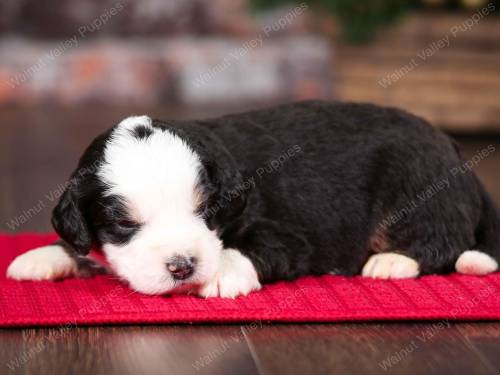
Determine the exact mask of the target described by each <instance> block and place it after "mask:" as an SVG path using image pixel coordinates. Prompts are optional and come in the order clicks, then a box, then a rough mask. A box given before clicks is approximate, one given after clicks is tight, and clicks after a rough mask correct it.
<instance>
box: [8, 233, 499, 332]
mask: <svg viewBox="0 0 500 375" xmlns="http://www.w3.org/2000/svg"><path fill="white" fill-rule="evenodd" d="M54 239H55V236H54V235H39V234H23V235H17V236H9V235H0V251H1V254H2V256H1V257H0V327H9V326H11V327H12V326H25V327H26V326H48V325H51V326H58V325H61V326H62V325H92V324H129V323H202V322H220V323H222V322H255V321H259V322H267V321H280V322H339V321H369V320H396V319H411V320H430V319H448V320H493V319H499V318H500V273H496V274H493V275H490V276H487V277H472V276H459V275H455V274H454V275H450V276H427V277H422V278H420V279H417V280H398V281H377V280H370V279H363V278H360V277H356V278H344V277H339V276H324V277H306V278H302V279H300V280H297V281H295V282H280V283H276V284H273V285H266V286H265V287H264V288H263V289H262V291H259V292H254V293H252V294H250V295H249V296H247V297H239V298H237V299H235V300H231V299H221V298H212V299H206V300H205V299H201V298H197V297H191V296H175V297H168V296H167V297H165V296H145V295H141V294H138V293H134V292H133V291H131V290H130V289H128V288H127V287H126V286H125V285H124V284H122V283H120V282H119V281H118V280H116V279H115V278H113V277H112V276H99V277H96V278H94V279H86V280H78V279H68V280H64V281H58V282H28V281H25V282H18V281H13V280H8V279H6V278H5V270H6V268H7V265H8V264H9V263H10V262H11V261H12V259H14V257H15V256H16V255H18V254H20V253H22V252H23V251H26V250H28V249H31V248H34V247H37V246H40V245H44V244H48V243H50V242H51V241H53V240H54Z"/></svg>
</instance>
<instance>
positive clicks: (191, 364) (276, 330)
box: [0, 108, 500, 375]
mask: <svg viewBox="0 0 500 375" xmlns="http://www.w3.org/2000/svg"><path fill="white" fill-rule="evenodd" d="M144 111H145V109H137V108H134V109H132V108H127V109H115V110H109V109H106V110H104V109H103V110H100V109H99V108H87V109H80V110H61V109H57V110H55V109H50V108H45V109H39V110H36V111H18V110H14V109H12V110H3V111H2V112H0V119H1V126H0V171H1V173H2V175H1V177H0V231H2V232H21V231H47V230H50V226H49V220H48V218H49V216H50V211H51V208H52V207H53V205H54V204H55V202H52V201H51V200H50V199H48V198H47V194H50V192H51V191H53V190H55V189H57V188H58V186H59V184H61V183H63V182H64V181H65V179H66V178H67V177H68V176H69V174H70V172H71V170H72V168H74V166H75V163H76V161H77V159H78V156H79V155H80V154H81V152H82V150H83V148H84V147H85V146H86V145H87V144H88V143H89V141H90V140H91V139H92V138H93V137H94V136H95V134H97V133H98V132H99V131H101V130H103V129H105V128H106V127H108V126H110V125H111V124H113V123H115V122H116V121H117V120H118V119H119V118H121V117H124V116H126V115H128V114H130V113H142V112H144ZM147 112H148V113H153V114H154V115H156V116H158V117H162V118H169V117H172V116H175V117H184V114H183V113H182V112H180V113H173V112H171V111H168V110H161V109H153V110H148V111H147ZM213 113H216V112H213ZM458 141H459V142H460V143H461V144H462V146H463V148H464V153H465V156H466V157H467V158H471V157H472V156H473V155H475V154H477V153H478V152H480V150H481V149H483V148H485V147H487V146H488V145H490V144H492V145H493V146H494V147H495V148H496V150H497V151H495V152H494V153H493V154H492V155H490V156H489V157H487V158H486V159H483V160H481V161H480V163H479V165H478V166H477V167H476V171H477V173H478V174H479V176H480V177H481V179H482V180H483V181H484V182H485V184H486V186H487V188H488V190H489V191H490V192H491V193H492V194H493V196H494V198H495V200H496V202H497V203H499V204H500V172H499V171H500V168H499V166H500V152H498V150H500V137H491V136H483V137H473V138H471V137H460V138H459V139H458ZM40 202H41V203H40ZM34 207H40V210H35V211H36V212H35V211H34V210H30V209H32V208H34ZM28 212H32V213H33V212H35V213H34V214H32V215H26V213H28ZM27 216H29V217H28V218H27V220H20V217H24V218H26V217H27ZM16 219H17V220H16ZM498 353H500V323H451V324H450V323H449V322H432V323H413V322H406V323H384V324H380V323H365V324H345V323H342V324H294V325H284V324H275V325H268V324H261V323H260V322H257V324H254V325H251V326H245V325H208V326H207V325H197V326H192V325H185V326H182V325H178V326H130V327H113V326H110V327H70V328H68V329H64V330H60V329H4V330H0V374H11V373H12V374H50V375H54V374H56V375H59V374H81V375H84V374H106V375H111V374H176V375H177V374H197V373H199V374H238V375H243V374H258V373H260V374H274V373H280V374H316V373H318V374H337V373H338V374H357V373H360V374H385V373H393V374H426V375H427V374H433V373H436V374H462V373H463V374H497V373H498V372H499V369H500V355H499V354H498Z"/></svg>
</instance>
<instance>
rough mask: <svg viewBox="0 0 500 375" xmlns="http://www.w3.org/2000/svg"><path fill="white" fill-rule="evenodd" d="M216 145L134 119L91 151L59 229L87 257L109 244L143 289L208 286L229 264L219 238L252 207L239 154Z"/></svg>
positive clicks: (61, 207)
mask: <svg viewBox="0 0 500 375" xmlns="http://www.w3.org/2000/svg"><path fill="white" fill-rule="evenodd" d="M208 149H209V148H207V147H205V146H204V145H203V144H202V142H200V140H197V139H193V136H192V135H190V138H188V137H187V136H186V135H185V134H184V133H180V132H179V131H178V130H174V129H172V128H169V127H168V126H167V125H165V124H160V123H158V122H155V121H152V120H151V119H150V118H149V117H146V116H141V117H130V118H127V119H126V120H124V121H122V122H121V123H120V124H118V125H117V126H116V127H114V128H112V129H111V130H109V131H108V132H106V133H105V134H103V135H101V136H99V137H98V138H96V139H95V140H94V142H93V143H92V144H91V145H90V146H89V148H88V149H87V150H86V151H85V153H84V155H83V156H82V158H81V160H80V163H79V166H78V168H77V170H76V171H75V172H74V173H73V175H72V178H71V179H70V181H69V182H68V185H67V188H66V190H65V192H64V194H63V195H62V197H61V199H60V201H59V203H58V205H57V206H56V208H55V209H54V212H53V215H52V224H53V226H54V228H55V230H56V231H57V232H58V234H59V235H60V236H61V238H63V239H64V240H65V241H66V242H68V243H69V244H70V245H71V246H72V247H73V248H74V249H75V250H76V251H77V252H78V253H79V254H82V255H85V254H88V252H89V251H90V249H91V248H92V246H100V247H102V249H103V251H104V253H105V255H106V257H107V259H108V261H109V263H110V265H111V266H112V268H113V269H114V271H115V272H116V273H117V274H118V275H119V276H121V277H122V278H124V279H125V280H127V281H128V282H129V284H130V285H131V287H132V288H133V289H135V290H137V291H140V292H143V293H148V294H163V293H166V292H170V291H187V290H189V289H193V288H195V287H197V286H199V285H202V284H204V283H205V282H208V281H209V280H210V279H211V278H212V277H213V276H214V274H215V272H216V271H217V269H218V265H219V258H220V256H219V255H220V251H221V250H222V243H221V241H220V239H219V236H218V232H219V231H220V230H221V229H222V227H223V226H224V225H226V224H227V223H229V222H231V221H232V220H233V219H235V218H236V217H237V216H239V215H240V214H241V212H242V211H243V209H244V207H245V202H246V197H245V196H244V192H243V191H239V190H237V187H238V186H239V185H240V184H241V183H242V178H241V175H240V174H239V172H238V171H237V170H236V169H235V168H233V165H232V162H231V161H230V159H229V156H228V155H227V156H228V158H226V157H223V156H221V155H222V154H221V153H220V152H217V157H214V155H211V153H210V152H209V151H207V150H208ZM235 192H237V193H236V194H235ZM229 196H230V197H231V198H230V199H228V197H229Z"/></svg>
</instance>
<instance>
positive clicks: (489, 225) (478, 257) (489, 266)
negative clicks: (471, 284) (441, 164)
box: [455, 181, 500, 275]
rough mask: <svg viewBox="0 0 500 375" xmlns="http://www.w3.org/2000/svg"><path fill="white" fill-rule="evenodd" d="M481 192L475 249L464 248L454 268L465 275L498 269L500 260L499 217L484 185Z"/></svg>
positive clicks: (480, 273)
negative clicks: (480, 207) (480, 208)
mask: <svg viewBox="0 0 500 375" xmlns="http://www.w3.org/2000/svg"><path fill="white" fill-rule="evenodd" d="M478 184H479V190H480V194H481V203H482V210H481V218H480V220H479V224H478V226H477V228H476V231H475V234H476V241H477V243H476V245H475V246H474V247H475V250H466V251H464V252H463V253H462V254H460V256H459V257H458V259H457V262H456V263H455V269H456V271H457V272H459V273H463V274H466V275H487V274H489V273H491V272H495V271H496V270H498V260H500V218H499V214H498V211H497V209H496V207H495V204H494V203H493V201H492V200H491V198H490V197H489V195H488V193H487V192H486V190H485V189H484V187H483V186H482V185H481V184H480V182H479V181H478Z"/></svg>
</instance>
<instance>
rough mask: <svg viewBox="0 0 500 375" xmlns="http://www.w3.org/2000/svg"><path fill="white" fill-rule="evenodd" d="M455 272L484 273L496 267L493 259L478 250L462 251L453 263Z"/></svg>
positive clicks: (496, 264) (494, 269)
mask: <svg viewBox="0 0 500 375" xmlns="http://www.w3.org/2000/svg"><path fill="white" fill-rule="evenodd" d="M455 269H456V270H457V272H460V273H463V274H466V275H486V274H488V273H491V272H495V271H496V270H497V269H498V263H497V261H496V260H495V259H493V258H492V257H491V256H489V255H488V254H486V253H483V252H482V251H479V250H467V251H464V252H463V253H462V254H461V255H460V256H459V257H458V260H457V262H456V263H455Z"/></svg>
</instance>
